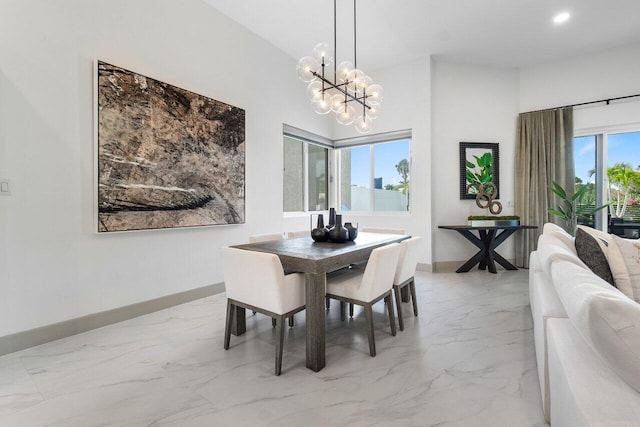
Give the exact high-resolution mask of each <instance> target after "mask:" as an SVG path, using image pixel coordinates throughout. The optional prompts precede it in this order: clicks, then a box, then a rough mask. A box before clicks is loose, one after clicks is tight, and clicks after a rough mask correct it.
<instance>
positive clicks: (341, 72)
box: [336, 61, 353, 82]
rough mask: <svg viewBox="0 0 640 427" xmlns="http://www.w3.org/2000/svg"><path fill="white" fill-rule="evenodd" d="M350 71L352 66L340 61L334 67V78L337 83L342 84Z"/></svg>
mask: <svg viewBox="0 0 640 427" xmlns="http://www.w3.org/2000/svg"><path fill="white" fill-rule="evenodd" d="M351 70H353V64H352V63H351V62H349V61H342V62H341V63H339V64H338V66H337V67H336V77H337V78H338V80H339V81H341V82H343V81H345V80H346V78H347V76H348V75H349V73H350V72H351Z"/></svg>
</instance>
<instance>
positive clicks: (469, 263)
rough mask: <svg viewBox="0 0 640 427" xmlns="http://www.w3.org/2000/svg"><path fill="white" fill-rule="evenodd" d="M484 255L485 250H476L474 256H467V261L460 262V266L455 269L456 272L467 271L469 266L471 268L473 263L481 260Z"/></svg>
mask: <svg viewBox="0 0 640 427" xmlns="http://www.w3.org/2000/svg"><path fill="white" fill-rule="evenodd" d="M484 257H485V251H484V250H480V251H478V252H477V253H476V254H475V255H474V256H472V257H471V258H469V261H467V262H465V263H464V264H462V266H461V267H460V268H459V269H457V270H456V273H466V272H468V271H469V270H471V268H473V266H474V265H476V264H478V263H479V262H480V261H481V260H483V259H484Z"/></svg>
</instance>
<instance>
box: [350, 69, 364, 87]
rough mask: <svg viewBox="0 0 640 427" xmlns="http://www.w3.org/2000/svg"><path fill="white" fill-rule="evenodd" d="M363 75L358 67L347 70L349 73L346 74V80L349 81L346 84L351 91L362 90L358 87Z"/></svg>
mask: <svg viewBox="0 0 640 427" xmlns="http://www.w3.org/2000/svg"><path fill="white" fill-rule="evenodd" d="M364 76H365V74H364V72H363V71H362V70H359V69H357V68H356V69H354V70H351V71H350V72H349V74H347V80H348V81H349V84H348V85H347V87H348V88H349V89H350V90H351V91H352V92H359V91H361V90H362V88H360V84H361V82H362V78H363V77H364Z"/></svg>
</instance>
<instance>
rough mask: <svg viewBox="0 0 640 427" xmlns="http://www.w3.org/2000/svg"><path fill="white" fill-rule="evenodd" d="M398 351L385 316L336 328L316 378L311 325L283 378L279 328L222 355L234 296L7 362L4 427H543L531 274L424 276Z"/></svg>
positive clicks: (252, 330) (291, 351) (2, 362)
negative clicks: (310, 359)
mask: <svg viewBox="0 0 640 427" xmlns="http://www.w3.org/2000/svg"><path fill="white" fill-rule="evenodd" d="M416 283H417V286H416V287H417V293H418V304H419V310H420V315H419V317H415V318H414V317H413V315H412V313H411V309H410V304H405V305H404V307H405V313H404V314H405V316H404V318H405V330H404V331H403V332H400V331H398V335H397V336H395V337H393V336H391V333H390V331H389V328H388V323H387V320H386V319H387V318H386V315H385V314H384V311H383V310H384V308H383V304H382V303H380V304H378V305H376V307H375V309H374V310H375V313H374V316H375V320H376V331H375V333H376V344H377V351H378V355H377V356H376V357H375V358H372V357H370V356H369V354H368V351H369V350H368V345H367V334H366V328H365V324H364V314H363V313H362V312H361V311H359V310H358V308H356V313H355V314H356V316H355V317H354V319H351V320H347V321H346V322H344V323H342V322H341V321H340V318H339V314H338V310H337V308H338V304H337V303H335V302H334V303H333V304H332V308H331V310H330V311H329V313H328V318H327V366H326V368H325V369H323V370H322V371H320V372H318V373H314V372H312V371H310V370H308V369H306V368H305V337H304V334H305V325H304V315H303V314H302V313H301V314H299V315H297V316H296V325H295V327H294V328H291V329H288V331H287V335H286V337H285V348H284V360H283V373H282V375H281V376H279V377H276V376H274V375H273V365H274V352H275V341H274V339H275V332H274V329H272V327H271V321H270V320H269V319H268V318H266V317H263V316H261V315H257V316H249V318H248V319H247V333H246V334H245V335H244V336H242V337H234V336H232V339H231V348H230V349H229V350H228V351H224V350H223V348H222V344H223V334H224V313H225V306H226V300H225V296H224V294H221V295H215V296H212V297H208V298H205V299H202V300H198V301H194V302H191V303H188V304H183V305H180V306H176V307H173V308H170V309H167V310H163V311H160V312H157V313H153V314H150V315H146V316H142V317H139V318H136V319H132V320H129V321H126V322H122V323H119V324H116V325H112V326H108V327H105V328H101V329H98V330H95V331H91V332H87V333H84V334H80V335H76V336H73V337H69V338H66V339H63V340H59V341H56V342H52V343H49V344H45V345H42V346H39V347H36V348H32V349H28V350H25V351H22V352H19V353H14V354H11V355H7V356H4V357H1V358H0V425H1V426H20V427H23V426H45V425H46V426H65V427H68V426H112V425H118V426H151V425H153V426H156V425H157V426H161V425H162V426H165V425H170V426H226V425H238V426H245V425H247V426H249V425H250V426H300V425H303V426H305V427H312V426H323V427H326V426H347V425H348V426H350V427H357V426H374V425H375V426H492V427H495V426H544V425H545V423H544V418H543V414H542V410H541V403H540V391H539V388H538V381H537V373H536V365H535V363H536V362H535V357H534V349H533V333H532V326H531V325H532V320H531V313H530V309H529V305H528V296H527V270H520V271H515V272H513V271H503V270H499V272H498V274H497V275H493V274H490V273H487V272H481V271H473V272H470V273H466V274H455V273H450V274H449V273H447V274H445V273H440V274H430V273H418V275H417V280H416Z"/></svg>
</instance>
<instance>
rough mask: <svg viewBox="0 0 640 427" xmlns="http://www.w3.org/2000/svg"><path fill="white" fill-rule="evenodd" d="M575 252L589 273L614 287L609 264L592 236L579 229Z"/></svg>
mask: <svg viewBox="0 0 640 427" xmlns="http://www.w3.org/2000/svg"><path fill="white" fill-rule="evenodd" d="M576 252H577V253H578V257H580V259H581V260H582V262H584V263H585V264H586V265H587V267H589V268H590V269H591V271H593V272H594V273H595V274H596V275H597V276H599V277H600V278H601V279H603V280H604V281H606V282H608V283H609V284H610V285H612V286H615V282H614V281H613V274H611V269H610V268H609V262H608V261H607V257H606V256H605V255H604V253H603V252H602V249H600V245H599V244H598V242H597V241H596V239H595V238H594V237H593V236H591V235H590V234H589V233H587V232H586V231H584V230H581V229H579V228H578V229H577V230H576Z"/></svg>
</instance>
